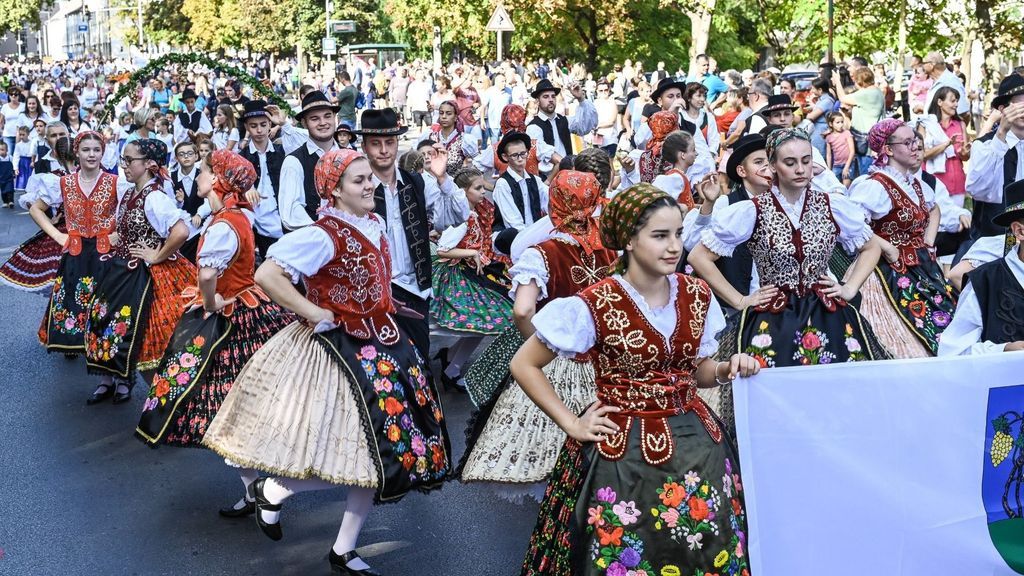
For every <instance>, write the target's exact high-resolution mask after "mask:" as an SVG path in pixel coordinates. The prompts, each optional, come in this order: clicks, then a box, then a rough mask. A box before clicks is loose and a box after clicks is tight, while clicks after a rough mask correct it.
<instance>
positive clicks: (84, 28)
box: [78, 24, 89, 32]
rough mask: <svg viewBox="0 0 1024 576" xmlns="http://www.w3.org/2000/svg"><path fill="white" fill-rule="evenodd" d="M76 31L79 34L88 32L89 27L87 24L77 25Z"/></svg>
mask: <svg viewBox="0 0 1024 576" xmlns="http://www.w3.org/2000/svg"><path fill="white" fill-rule="evenodd" d="M78 31H79V32H88V31H89V25H88V24H79V25H78Z"/></svg>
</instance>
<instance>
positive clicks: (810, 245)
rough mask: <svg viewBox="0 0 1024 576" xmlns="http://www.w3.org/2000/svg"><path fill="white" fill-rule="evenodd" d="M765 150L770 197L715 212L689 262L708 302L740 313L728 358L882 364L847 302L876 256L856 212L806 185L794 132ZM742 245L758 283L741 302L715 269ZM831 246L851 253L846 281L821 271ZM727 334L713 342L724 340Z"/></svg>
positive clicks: (804, 154)
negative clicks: (736, 354) (708, 293)
mask: <svg viewBox="0 0 1024 576" xmlns="http://www.w3.org/2000/svg"><path fill="white" fill-rule="evenodd" d="M765 150H766V152H767V153H768V162H769V166H770V168H771V170H772V172H773V174H774V175H775V183H774V185H773V186H772V188H771V190H770V191H769V192H766V193H763V194H761V195H759V196H756V197H754V198H753V199H751V200H744V201H741V202H737V203H735V204H729V205H728V206H725V207H723V208H721V209H719V210H716V211H715V213H714V216H713V217H712V218H713V219H712V222H711V225H710V226H709V227H708V228H706V229H705V230H704V232H703V234H702V235H701V241H700V243H699V244H697V246H696V248H695V249H694V250H693V252H692V253H691V254H690V257H689V262H690V264H692V265H693V268H694V270H695V271H696V272H697V274H698V275H699V276H700V277H701V278H704V279H706V280H707V282H708V284H710V285H711V287H712V288H713V289H714V291H715V294H716V295H717V296H719V297H720V298H722V299H723V300H725V301H726V302H727V303H728V304H729V305H730V306H731V307H733V308H735V309H736V310H740V311H741V312H740V315H739V317H738V319H739V321H738V325H737V326H736V327H735V329H736V330H738V333H737V334H736V342H737V348H736V349H735V350H733V351H740V352H745V353H747V354H751V355H753V356H754V357H755V358H757V360H758V361H759V362H760V363H761V366H763V367H770V366H800V365H810V364H830V363H833V362H851V361H859V360H874V359H880V358H884V357H886V353H885V351H884V349H883V348H882V347H881V346H880V345H879V343H878V339H877V337H876V336H875V335H874V333H873V332H872V331H871V327H870V325H869V324H868V322H867V321H866V320H865V319H864V318H862V317H861V315H860V314H859V313H858V311H857V309H856V308H855V307H854V306H853V304H851V303H849V300H850V299H852V298H853V297H854V296H856V295H857V292H858V290H859V289H860V287H861V285H862V284H863V283H864V281H865V280H866V279H867V278H868V276H869V275H870V274H871V271H872V269H873V268H874V267H875V264H876V263H877V262H878V257H879V255H880V254H881V247H880V246H879V243H878V240H877V239H876V238H875V236H874V234H873V233H872V232H871V228H869V227H868V225H867V223H866V222H865V219H864V212H863V211H862V210H861V208H860V206H859V205H857V204H855V203H854V202H852V201H851V200H849V199H848V198H846V197H844V196H840V195H837V194H827V193H825V192H818V191H815V190H814V189H813V188H811V187H810V181H811V177H812V175H813V172H812V166H811V165H812V162H813V161H812V152H811V151H812V147H811V140H810V137H809V136H808V135H807V134H806V133H805V132H803V131H802V130H798V129H794V128H784V129H781V130H776V131H774V132H772V133H771V134H770V135H769V136H768V141H767V144H766V146H765ZM748 240H749V242H748V244H747V246H748V248H749V250H750V253H751V255H752V256H753V260H754V266H755V267H756V268H757V273H758V278H759V279H760V282H761V287H760V288H759V289H758V290H756V291H755V292H754V293H753V294H750V295H749V296H748V295H745V294H742V293H740V292H739V291H738V290H737V289H736V288H734V287H733V286H732V285H731V284H730V283H729V282H728V281H727V280H726V279H725V277H724V276H723V275H722V272H721V271H720V270H719V269H718V267H717V266H715V261H716V260H718V259H719V258H721V257H731V256H732V254H733V250H735V248H736V246H738V245H739V244H742V243H743V242H747V241H748ZM837 243H838V244H841V245H842V246H843V248H844V249H845V250H847V251H848V252H857V253H858V256H857V259H856V261H855V262H854V264H853V265H852V266H851V267H850V270H849V272H848V273H847V279H846V283H841V282H840V281H838V280H837V279H835V278H834V277H832V276H830V275H829V273H828V272H829V258H830V257H831V255H832V251H833V249H834V248H835V246H836V244H837ZM727 336H728V335H722V336H721V338H722V340H724V341H731V339H729V338H727ZM724 352H731V351H724Z"/></svg>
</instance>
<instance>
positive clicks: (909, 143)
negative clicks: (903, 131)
mask: <svg viewBox="0 0 1024 576" xmlns="http://www.w3.org/2000/svg"><path fill="white" fill-rule="evenodd" d="M886 144H888V145H889V146H897V145H898V146H906V147H907V149H908V150H920V149H921V148H923V147H924V146H923V145H922V144H921V141H920V140H918V139H917V138H912V139H910V140H904V141H902V142H892V141H889V142H886Z"/></svg>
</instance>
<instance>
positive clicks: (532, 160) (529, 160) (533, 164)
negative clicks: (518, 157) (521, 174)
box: [491, 140, 540, 176]
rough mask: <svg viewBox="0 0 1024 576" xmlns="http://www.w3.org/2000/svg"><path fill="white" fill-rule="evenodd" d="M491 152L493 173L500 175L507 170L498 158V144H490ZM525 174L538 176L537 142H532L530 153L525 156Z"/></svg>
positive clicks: (505, 164)
mask: <svg viewBox="0 0 1024 576" xmlns="http://www.w3.org/2000/svg"><path fill="white" fill-rule="evenodd" d="M491 152H493V153H494V154H493V158H494V173H495V174H502V173H504V172H505V171H506V170H508V163H506V162H505V161H503V160H502V159H501V158H500V157H498V142H495V143H494V144H491ZM526 173H527V174H530V175H532V176H540V160H538V159H537V141H536V140H533V141H532V144H531V146H530V152H529V153H528V154H527V156H526Z"/></svg>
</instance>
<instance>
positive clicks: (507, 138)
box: [497, 132, 533, 160]
mask: <svg viewBox="0 0 1024 576" xmlns="http://www.w3.org/2000/svg"><path fill="white" fill-rule="evenodd" d="M513 142H522V143H523V144H526V149H527V150H529V149H530V147H531V146H532V145H533V141H532V140H531V139H530V137H529V136H528V135H526V134H525V133H524V132H509V133H508V134H505V135H504V136H502V137H501V142H498V149H497V153H498V158H501V159H503V160H504V158H505V148H507V147H508V145H509V144H511V143H513Z"/></svg>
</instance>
